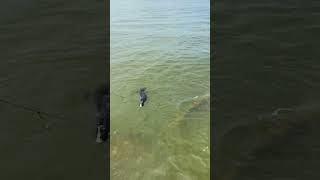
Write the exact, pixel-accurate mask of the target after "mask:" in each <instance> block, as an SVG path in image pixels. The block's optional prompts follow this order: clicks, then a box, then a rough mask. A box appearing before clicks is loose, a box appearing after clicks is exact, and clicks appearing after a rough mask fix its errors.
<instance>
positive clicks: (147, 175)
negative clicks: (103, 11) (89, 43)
mask: <svg viewBox="0 0 320 180" xmlns="http://www.w3.org/2000/svg"><path fill="white" fill-rule="evenodd" d="M209 33H210V25H209V1H206V0H201V1H196V0H187V1H174V2H173V1H169V0H164V1H161V2H160V1H159V2H158V1H157V2H156V1H152V2H151V1H146V0H125V1H121V2H116V1H111V49H110V51H111V65H110V66H111V78H110V79H111V82H110V84H111V85H110V86H111V152H110V153H111V179H114V180H115V179H117V180H118V179H132V180H134V179H137V180H138V179H139V180H143V179H146V180H152V179H169V180H170V179H172V180H173V179H174V180H176V179H192V180H194V179H201V180H202V179H209V168H210V163H209V157H210V154H209V152H210V149H209V147H210V145H209V129H210V128H209V122H210V111H209V108H210V107H209V98H210V94H209V87H210V54H209V49H210V45H209V43H210V35H209ZM142 87H146V88H147V95H148V100H147V102H146V104H145V106H144V107H143V108H140V107H139V102H138V91H139V89H140V88H142Z"/></svg>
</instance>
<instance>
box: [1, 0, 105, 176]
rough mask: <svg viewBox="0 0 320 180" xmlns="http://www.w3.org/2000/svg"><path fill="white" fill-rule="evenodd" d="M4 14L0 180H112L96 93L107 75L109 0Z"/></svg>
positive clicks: (19, 6)
mask: <svg viewBox="0 0 320 180" xmlns="http://www.w3.org/2000/svg"><path fill="white" fill-rule="evenodd" d="M0 11H1V12H2V15H1V17H0V24H1V27H0V49H1V55H0V57H1V60H0V99H1V100H7V101H10V102H11V103H15V104H20V105H24V106H28V107H30V106H31V107H33V108H35V109H37V110H39V111H43V112H48V113H50V114H57V115H59V116H62V117H63V118H58V119H57V118H55V117H51V116H46V115H44V114H42V116H41V117H39V116H38V115H37V113H36V112H30V111H28V110H25V109H23V108H20V107H21V106H19V107H16V106H12V105H10V104H7V103H3V102H0V159H1V160H0V169H1V170H0V179H3V180H4V179H8V180H9V179H10V180H18V179H34V180H44V179H46V180H51V179H52V180H54V179H78V180H80V179H83V180H88V179H95V180H99V179H100V180H103V179H106V176H107V173H106V171H105V168H106V160H107V159H106V153H105V148H104V147H103V146H102V145H97V144H96V143H95V128H96V127H95V123H96V119H95V112H96V111H95V104H94V103H93V101H92V100H91V99H92V98H87V99H86V98H85V95H86V94H90V93H93V92H94V90H95V88H97V87H98V86H99V85H100V84H101V83H105V82H107V80H108V77H106V74H107V73H106V68H108V67H107V63H108V62H107V61H106V57H107V56H106V53H107V49H106V48H107V45H106V42H107V41H106V31H105V26H106V19H107V17H106V16H105V11H106V10H105V9H104V2H103V1H89V0H80V1H79V0H77V1H74V0H71V1H62V0H61V1H60V0H54V1H51V0H31V1H28V2H26V1H18V0H12V1H9V0H4V1H2V2H1V6H0Z"/></svg>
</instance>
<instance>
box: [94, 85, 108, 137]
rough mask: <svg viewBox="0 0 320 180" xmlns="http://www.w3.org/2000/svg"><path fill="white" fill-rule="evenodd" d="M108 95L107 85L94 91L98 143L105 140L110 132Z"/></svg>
mask: <svg viewBox="0 0 320 180" xmlns="http://www.w3.org/2000/svg"><path fill="white" fill-rule="evenodd" d="M109 97H110V96H109V87H108V86H107V85H104V86H102V87H100V88H99V89H97V90H96V92H95V100H96V102H95V103H96V108H97V123H96V126H97V128H96V142H98V143H101V142H104V141H106V140H107V139H108V136H109V132H110V124H109V123H110V122H109V121H110V117H109Z"/></svg>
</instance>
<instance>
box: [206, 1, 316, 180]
mask: <svg viewBox="0 0 320 180" xmlns="http://www.w3.org/2000/svg"><path fill="white" fill-rule="evenodd" d="M212 10H213V12H214V18H215V19H216V20H215V28H214V31H215V42H214V44H215V45H214V46H213V47H212V48H213V49H214V52H216V53H215V54H214V62H213V68H212V69H211V71H213V74H214V76H213V82H214V86H213V89H214V92H215V93H214V94H213V95H212V96H213V99H214V102H213V103H214V108H213V120H214V124H215V125H216V127H215V129H216V135H217V136H216V139H217V141H216V148H217V150H216V153H215V154H214V155H215V161H214V164H213V167H215V172H216V179H218V180H276V179H279V180H280V179H282V180H284V179H286V180H289V179H290V180H301V179H308V180H316V179H319V178H320V173H319V171H318V169H319V165H320V161H319V154H320V151H319V146H320V143H319V142H320V141H319V138H320V134H319V130H318V129H319V122H320V121H319V119H320V103H319V102H320V101H319V92H320V83H319V82H320V75H319V72H320V61H319V58H320V54H319V50H318V46H319V37H320V35H319V32H320V31H319V30H320V26H319V21H318V19H319V18H320V17H319V16H320V14H319V10H320V3H319V1H314V0H310V1H304V2H302V1H295V0H284V1H275V0H272V1H264V0H263V1H251V0H245V1H241V2H240V1H237V2H236V1H232V0H227V1H216V2H215V4H214V6H213V9H212ZM280 108H289V109H290V111H288V110H285V109H282V110H278V111H277V109H280ZM276 112H278V113H276Z"/></svg>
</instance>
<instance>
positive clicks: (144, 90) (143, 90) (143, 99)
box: [139, 88, 147, 107]
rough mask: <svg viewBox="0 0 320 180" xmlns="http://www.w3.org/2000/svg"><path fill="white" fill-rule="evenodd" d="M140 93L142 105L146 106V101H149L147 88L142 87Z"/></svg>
mask: <svg viewBox="0 0 320 180" xmlns="http://www.w3.org/2000/svg"><path fill="white" fill-rule="evenodd" d="M139 95H140V107H142V106H144V103H145V102H146V101H147V94H146V88H141V89H140V91H139Z"/></svg>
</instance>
